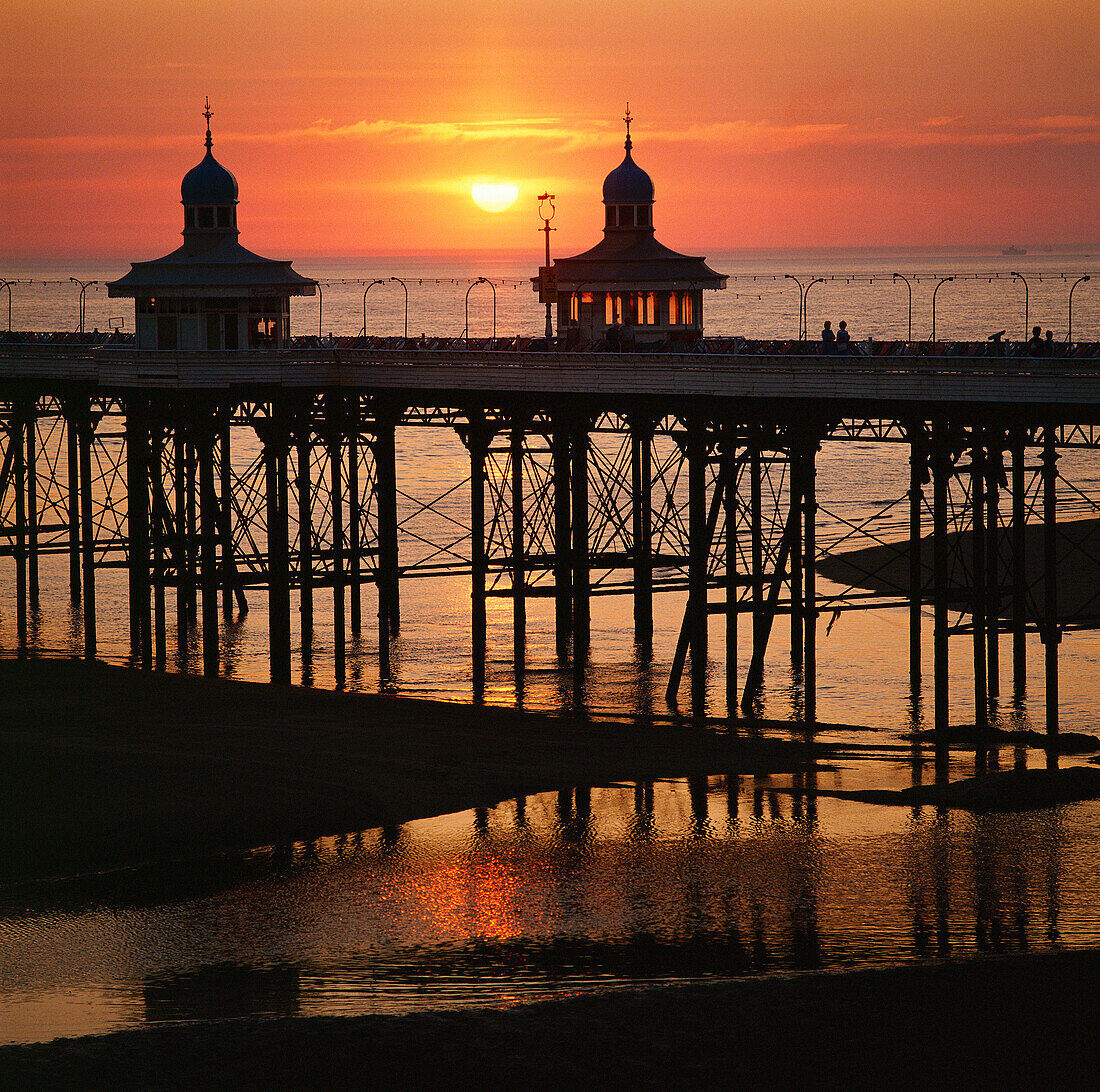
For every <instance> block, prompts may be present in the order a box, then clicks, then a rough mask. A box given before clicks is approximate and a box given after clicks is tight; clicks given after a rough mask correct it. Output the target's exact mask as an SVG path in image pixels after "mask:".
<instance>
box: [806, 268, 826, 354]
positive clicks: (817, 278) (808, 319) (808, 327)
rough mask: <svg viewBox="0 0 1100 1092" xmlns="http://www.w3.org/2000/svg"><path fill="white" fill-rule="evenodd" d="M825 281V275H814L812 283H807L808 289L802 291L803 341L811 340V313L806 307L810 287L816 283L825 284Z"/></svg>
mask: <svg viewBox="0 0 1100 1092" xmlns="http://www.w3.org/2000/svg"><path fill="white" fill-rule="evenodd" d="M824 281H825V278H824V277H814V279H813V280H812V281H810V283H809V284H808V285H806V290H805V291H804V292H803V293H802V340H803V341H809V340H810V315H809V312H808V311H807V309H806V300H807V298H808V297H809V295H810V289H811V288H813V286H814V285H815V284H823V283H824Z"/></svg>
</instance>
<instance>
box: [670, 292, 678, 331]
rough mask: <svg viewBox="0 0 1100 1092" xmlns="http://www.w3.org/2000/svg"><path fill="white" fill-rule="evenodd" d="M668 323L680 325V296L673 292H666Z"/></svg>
mask: <svg viewBox="0 0 1100 1092" xmlns="http://www.w3.org/2000/svg"><path fill="white" fill-rule="evenodd" d="M668 324H669V326H679V325H680V297H679V295H677V293H675V292H669V294H668Z"/></svg>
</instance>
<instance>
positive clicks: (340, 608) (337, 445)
mask: <svg viewBox="0 0 1100 1092" xmlns="http://www.w3.org/2000/svg"><path fill="white" fill-rule="evenodd" d="M330 412H331V409H330ZM341 416H342V415H341V414H340V413H339V411H338V412H337V418H338V420H337V421H332V420H330V421H329V428H330V430H331V431H330V433H329V436H328V440H327V446H328V465H329V514H330V517H331V519H332V665H333V670H334V672H335V675H336V687H337V689H339V688H341V687H343V685H344V683H345V682H347V628H346V626H347V623H346V615H345V612H344V608H345V605H346V603H345V592H344V583H345V579H346V576H345V572H344V566H345V553H344V491H343V460H344V451H343V436H342V434H341V429H340V421H339V418H340V417H341Z"/></svg>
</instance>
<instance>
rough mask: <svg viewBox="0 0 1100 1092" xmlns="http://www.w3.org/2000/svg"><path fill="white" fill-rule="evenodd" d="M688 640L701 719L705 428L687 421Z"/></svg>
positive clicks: (703, 696) (706, 549) (704, 655)
mask: <svg viewBox="0 0 1100 1092" xmlns="http://www.w3.org/2000/svg"><path fill="white" fill-rule="evenodd" d="M687 461H688V603H687V609H688V638H689V648H690V652H691V712H692V715H693V716H696V717H702V716H703V714H704V712H705V710H706V701H707V560H708V557H709V553H710V551H709V546H710V542H709V537H708V535H707V427H706V422H705V421H704V420H702V419H700V418H691V419H690V420H689V421H688V436H687Z"/></svg>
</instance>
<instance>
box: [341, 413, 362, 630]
mask: <svg viewBox="0 0 1100 1092" xmlns="http://www.w3.org/2000/svg"><path fill="white" fill-rule="evenodd" d="M348 401H349V403H350V405H349V406H347V407H345V414H346V417H347V423H348V424H347V428H348V592H349V599H350V604H349V605H350V609H351V636H352V640H353V641H358V640H359V638H360V637H361V636H362V634H363V543H362V526H363V498H362V487H361V485H360V483H359V450H360V445H359V432H360V427H361V426H360V413H359V396H358V395H357V394H353V395H351V396H350V398H349V399H348Z"/></svg>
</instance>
